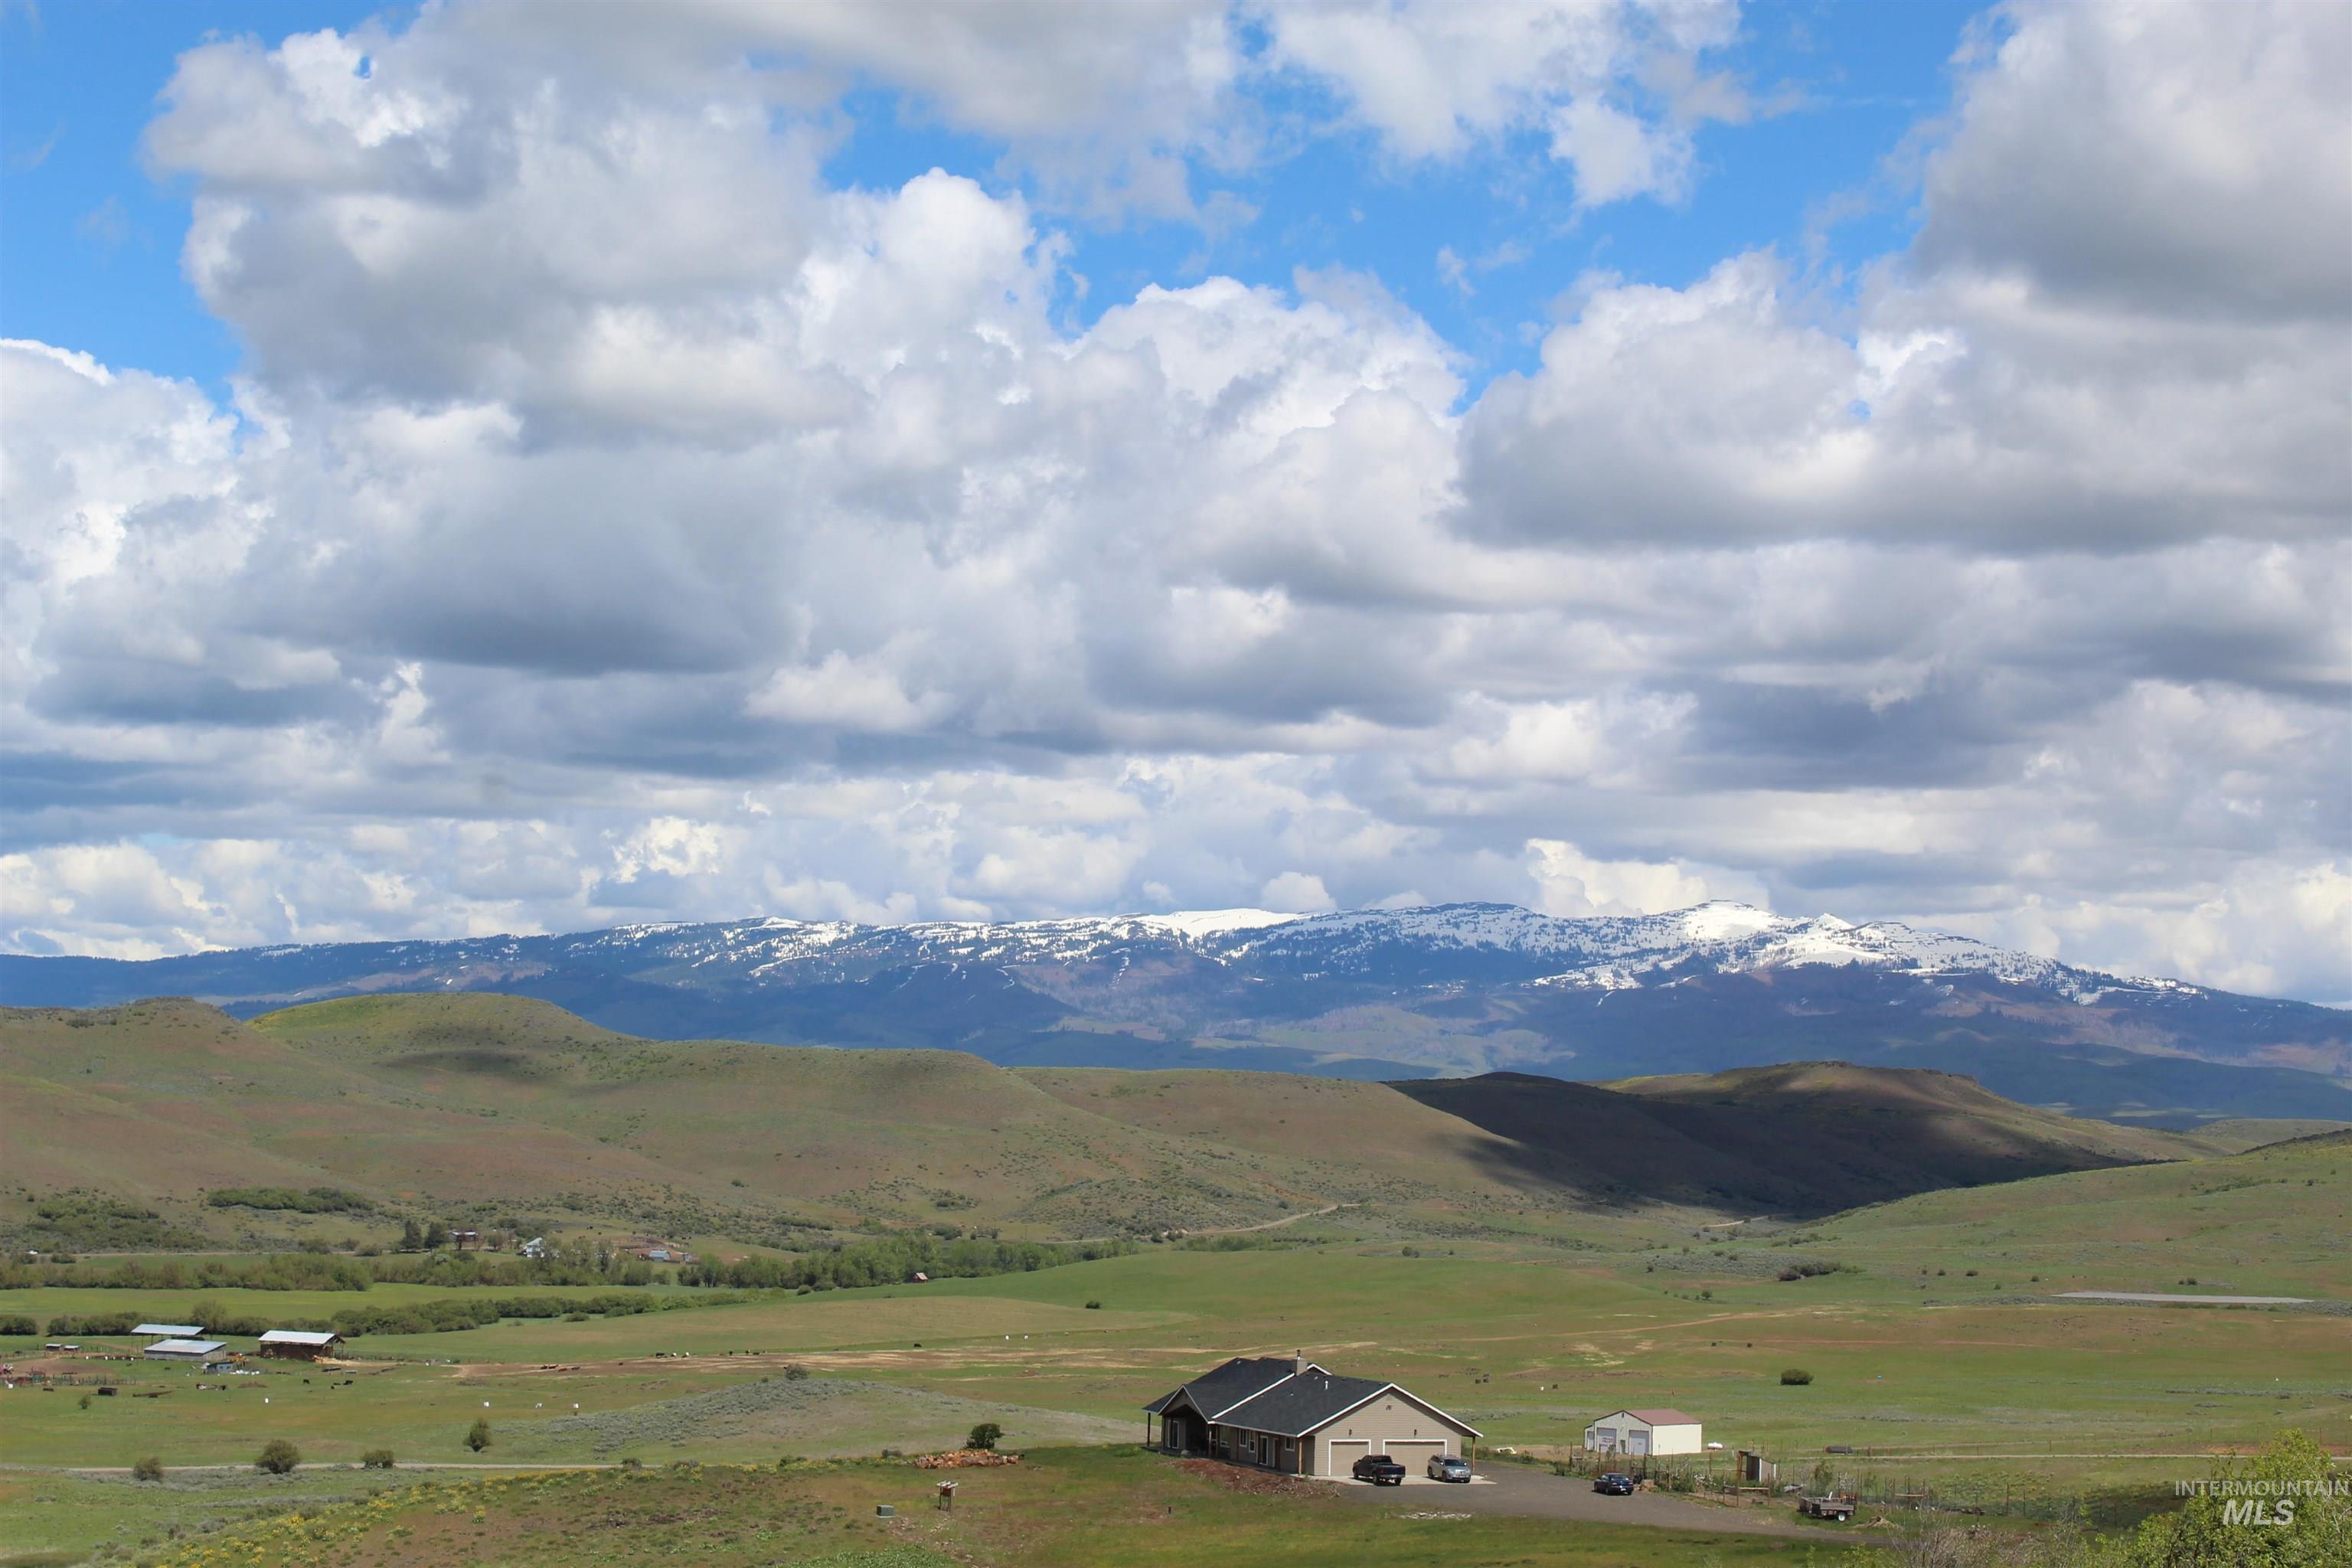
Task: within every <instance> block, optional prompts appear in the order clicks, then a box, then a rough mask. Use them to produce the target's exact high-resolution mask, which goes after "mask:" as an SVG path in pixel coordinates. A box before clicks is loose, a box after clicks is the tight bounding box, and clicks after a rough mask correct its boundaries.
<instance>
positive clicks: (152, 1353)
mask: <svg viewBox="0 0 2352 1568" xmlns="http://www.w3.org/2000/svg"><path fill="white" fill-rule="evenodd" d="M222 1348H223V1347H222V1345H221V1342H220V1341H218V1340H158V1341H156V1342H154V1343H153V1344H152V1345H149V1346H148V1347H147V1349H146V1350H145V1352H142V1353H144V1354H145V1356H146V1357H147V1359H148V1360H149V1361H194V1362H204V1361H210V1360H211V1359H212V1358H213V1357H215V1356H216V1355H218V1354H220V1352H221V1350H222Z"/></svg>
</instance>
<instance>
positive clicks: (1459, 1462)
mask: <svg viewBox="0 0 2352 1568" xmlns="http://www.w3.org/2000/svg"><path fill="white" fill-rule="evenodd" d="M1429 1479H1431V1480H1433V1481H1466V1480H1468V1479H1470V1461H1469V1460H1467V1459H1465V1458H1463V1457H1462V1456H1461V1455H1459V1454H1437V1455H1434V1456H1433V1457H1432V1458H1431V1459H1430V1461H1429Z"/></svg>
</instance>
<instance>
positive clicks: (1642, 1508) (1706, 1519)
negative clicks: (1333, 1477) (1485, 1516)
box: [1331, 1465, 1833, 1541]
mask: <svg viewBox="0 0 2352 1568" xmlns="http://www.w3.org/2000/svg"><path fill="white" fill-rule="evenodd" d="M1478 1479H1480V1480H1481V1481H1488V1482H1492V1483H1493V1484H1492V1485H1489V1486H1463V1485H1460V1484H1459V1483H1454V1484H1448V1483H1446V1482H1444V1481H1432V1480H1425V1479H1423V1478H1421V1477H1419V1476H1410V1477H1407V1478H1406V1479H1405V1484H1404V1485H1403V1486H1402V1487H1376V1486H1373V1485H1371V1484H1370V1482H1367V1481H1334V1482H1332V1483H1331V1484H1332V1485H1334V1486H1337V1487H1339V1488H1340V1489H1342V1490H1344V1491H1346V1492H1348V1493H1349V1495H1350V1496H1353V1497H1355V1498H1356V1499H1357V1500H1360V1501H1362V1502H1368V1503H1372V1502H1377V1503H1401V1504H1404V1505H1407V1506H1409V1507H1412V1508H1416V1509H1423V1508H1425V1509H1444V1510H1450V1511H1453V1512H1456V1513H1504V1514H1517V1515H1520V1516H1522V1517H1525V1518H1528V1519H1570V1520H1580V1521H1593V1522H1596V1523H1601V1524H1651V1525H1658V1526H1661V1527H1663V1528H1667V1529H1673V1530H1705V1531H1715V1532H1717V1533H1718V1534H1728V1535H1791V1536H1802V1537H1804V1538H1805V1539H1806V1540H1809V1541H1814V1540H1819V1539H1820V1538H1821V1537H1822V1534H1823V1533H1824V1532H1825V1531H1823V1530H1822V1529H1820V1528H1812V1527H1808V1526H1804V1525H1800V1524H1798V1523H1797V1522H1796V1521H1795V1519H1794V1517H1793V1515H1794V1511H1795V1510H1794V1509H1793V1508H1792V1507H1791V1506H1790V1505H1789V1504H1786V1503H1779V1504H1773V1505H1769V1506H1767V1507H1764V1508H1726V1507H1719V1506H1717V1505H1716V1504H1713V1503H1703V1502H1691V1501H1689V1500H1685V1499H1683V1498H1678V1497H1672V1496H1669V1495H1667V1494H1665V1493H1664V1492H1635V1493H1634V1494H1633V1496H1632V1497H1604V1496H1602V1495H1601V1493H1599V1492H1596V1491H1594V1490H1593V1489H1592V1481H1591V1478H1589V1477H1585V1476H1555V1475H1552V1474H1551V1473H1549V1471H1545V1470H1536V1469H1528V1468H1524V1467H1522V1466H1518V1465H1496V1466H1495V1467H1494V1468H1491V1469H1485V1470H1481V1471H1479V1472H1478ZM1832 1533H1833V1532H1832Z"/></svg>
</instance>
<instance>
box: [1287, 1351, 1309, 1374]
mask: <svg viewBox="0 0 2352 1568" xmlns="http://www.w3.org/2000/svg"><path fill="white" fill-rule="evenodd" d="M1290 1373H1291V1375H1292V1376H1293V1377H1305V1376H1306V1375H1307V1352H1305V1351H1300V1352H1298V1353H1297V1354H1296V1355H1294V1356H1293V1357H1291V1360H1290Z"/></svg>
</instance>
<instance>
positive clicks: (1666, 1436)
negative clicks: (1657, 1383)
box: [1584, 1410, 1706, 1455]
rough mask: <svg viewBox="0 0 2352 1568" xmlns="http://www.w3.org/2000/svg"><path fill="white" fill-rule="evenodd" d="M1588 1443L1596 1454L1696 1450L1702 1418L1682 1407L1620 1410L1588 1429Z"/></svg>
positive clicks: (1702, 1445) (1701, 1444)
mask: <svg viewBox="0 0 2352 1568" xmlns="http://www.w3.org/2000/svg"><path fill="white" fill-rule="evenodd" d="M1584 1447H1585V1449H1586V1451H1587V1452H1590V1453H1594V1454H1635V1455H1654V1454H1696V1453H1699V1452H1701V1451H1703V1450H1704V1449H1705V1448H1706V1444H1705V1443H1704V1442H1702V1441H1701V1440H1700V1435H1699V1427H1698V1421H1697V1419H1696V1417H1693V1416H1689V1415H1684V1414H1683V1413H1682V1412H1681V1411H1679V1410H1617V1411H1612V1412H1611V1413H1610V1414H1609V1415H1603V1416H1602V1417H1601V1419H1600V1420H1598V1421H1595V1422H1594V1423H1593V1424H1592V1425H1591V1426H1587V1427H1586V1428H1585V1429H1584Z"/></svg>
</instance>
